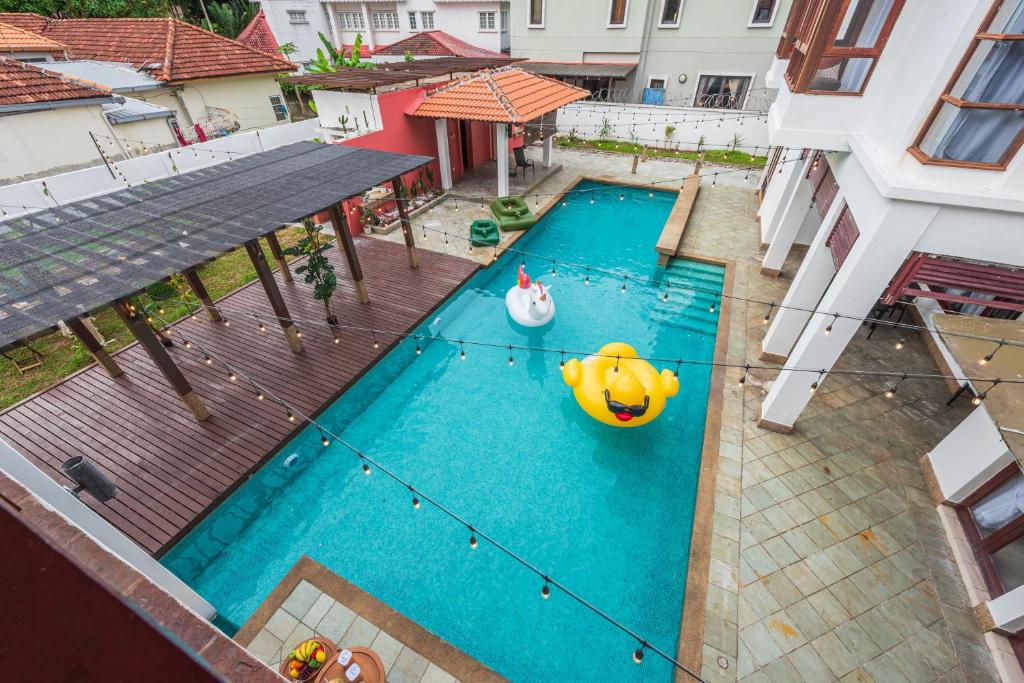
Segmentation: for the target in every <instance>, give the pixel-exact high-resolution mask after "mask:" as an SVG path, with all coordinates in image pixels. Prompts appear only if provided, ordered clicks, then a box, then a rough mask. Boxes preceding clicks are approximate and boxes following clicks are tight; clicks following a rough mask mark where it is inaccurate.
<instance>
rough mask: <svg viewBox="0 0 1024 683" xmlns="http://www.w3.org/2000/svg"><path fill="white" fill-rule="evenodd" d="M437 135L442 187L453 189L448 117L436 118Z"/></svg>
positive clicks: (435, 131) (435, 130)
mask: <svg viewBox="0 0 1024 683" xmlns="http://www.w3.org/2000/svg"><path fill="white" fill-rule="evenodd" d="M434 133H435V134H436V135H437V163H438V165H439V166H440V167H441V188H442V189H444V190H450V189H452V157H451V153H450V151H449V150H448V119H434Z"/></svg>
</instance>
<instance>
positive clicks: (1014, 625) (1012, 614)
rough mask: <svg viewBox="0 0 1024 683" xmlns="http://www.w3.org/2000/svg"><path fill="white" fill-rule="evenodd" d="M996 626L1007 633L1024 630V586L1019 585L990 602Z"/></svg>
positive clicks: (989, 609)
mask: <svg viewBox="0 0 1024 683" xmlns="http://www.w3.org/2000/svg"><path fill="white" fill-rule="evenodd" d="M988 613H989V614H991V615H992V622H993V623H994V624H995V627H996V628H997V629H999V630H1001V631H1006V632H1007V633H1017V632H1018V631H1021V630H1024V586H1017V587H1016V588H1014V589H1013V590H1012V591H1010V592H1009V593H1003V594H1002V595H1000V596H999V597H998V598H996V599H995V600H991V601H989V603H988Z"/></svg>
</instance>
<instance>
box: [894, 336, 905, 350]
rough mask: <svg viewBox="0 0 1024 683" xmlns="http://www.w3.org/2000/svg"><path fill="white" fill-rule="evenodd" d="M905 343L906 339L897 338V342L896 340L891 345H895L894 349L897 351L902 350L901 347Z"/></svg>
mask: <svg viewBox="0 0 1024 683" xmlns="http://www.w3.org/2000/svg"><path fill="white" fill-rule="evenodd" d="M906 343H907V342H906V340H905V339H900V340H899V341H898V342H896V343H895V344H894V345H893V346H895V347H896V350H897V351H902V350H903V347H904V346H905V345H906Z"/></svg>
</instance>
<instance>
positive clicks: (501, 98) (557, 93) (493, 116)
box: [413, 67, 590, 123]
mask: <svg viewBox="0 0 1024 683" xmlns="http://www.w3.org/2000/svg"><path fill="white" fill-rule="evenodd" d="M589 96H590V92H588V91H587V90H584V89H583V88H577V87H576V86H573V85H567V84H565V83H562V82H561V81H556V80H555V79H553V78H547V77H545V76H538V75H537V74H532V73H530V72H528V71H524V70H523V69H519V68H516V67H509V68H505V69H497V70H494V71H491V70H489V69H485V70H484V71H480V72H477V73H475V74H473V75H472V76H468V77H466V78H461V79H459V80H456V81H452V82H451V83H449V84H447V85H445V86H442V87H441V88H438V89H437V90H435V91H433V92H431V93H428V94H427V96H426V99H424V100H423V103H422V104H420V106H419V107H417V108H416V111H414V112H413V116H426V117H429V118H434V119H467V120H471V121H498V122H502V123H525V122H527V121H530V120H532V119H535V118H537V117H538V116H540V115H541V114H546V113H548V112H550V111H554V110H556V109H558V108H559V107H562V106H565V105H567V104H569V103H570V102H575V101H576V100H581V99H583V98H585V97H589Z"/></svg>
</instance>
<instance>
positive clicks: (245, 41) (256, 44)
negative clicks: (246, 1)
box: [235, 10, 280, 55]
mask: <svg viewBox="0 0 1024 683" xmlns="http://www.w3.org/2000/svg"><path fill="white" fill-rule="evenodd" d="M235 40H237V41H238V42H240V43H241V44H242V45H248V46H249V47H251V48H253V49H254V50H259V51H260V52H266V53H267V54H270V55H276V54H277V48H278V47H280V46H279V45H278V44H277V39H276V38H274V32H273V31H271V30H270V24H269V23H268V22H267V15H265V14H264V13H263V10H260V11H259V12H257V13H256V16H254V17H253V18H252V21H250V22H249V25H248V26H246V27H245V28H243V29H242V32H241V33H239V34H238V37H237V38H235Z"/></svg>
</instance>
